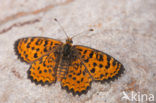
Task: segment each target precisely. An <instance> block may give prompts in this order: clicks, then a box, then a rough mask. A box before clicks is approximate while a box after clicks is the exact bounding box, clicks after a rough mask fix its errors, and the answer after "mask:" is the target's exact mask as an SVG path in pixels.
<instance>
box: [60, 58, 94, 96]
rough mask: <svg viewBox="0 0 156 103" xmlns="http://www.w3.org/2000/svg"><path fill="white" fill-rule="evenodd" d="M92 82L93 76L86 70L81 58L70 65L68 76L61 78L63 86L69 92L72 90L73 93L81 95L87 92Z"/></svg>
mask: <svg viewBox="0 0 156 103" xmlns="http://www.w3.org/2000/svg"><path fill="white" fill-rule="evenodd" d="M91 82H92V78H91V76H90V74H89V72H88V71H87V70H86V67H85V66H84V65H83V63H82V62H81V61H80V59H77V60H76V61H73V62H72V65H71V66H69V68H68V73H67V75H66V77H65V78H63V79H62V80H61V86H62V88H64V89H66V90H67V91H68V92H72V93H73V95H76V94H78V95H81V94H83V93H87V91H88V89H89V88H90V86H91Z"/></svg>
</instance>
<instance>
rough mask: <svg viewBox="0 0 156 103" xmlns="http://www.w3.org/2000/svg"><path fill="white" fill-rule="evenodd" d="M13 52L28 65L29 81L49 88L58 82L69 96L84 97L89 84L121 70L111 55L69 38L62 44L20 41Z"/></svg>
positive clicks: (40, 39) (35, 39) (109, 78)
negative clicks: (78, 43) (77, 43)
mask: <svg viewBox="0 0 156 103" xmlns="http://www.w3.org/2000/svg"><path fill="white" fill-rule="evenodd" d="M92 30H93V29H90V31H92ZM14 49H15V53H16V55H17V56H18V58H19V59H20V60H21V61H24V62H26V63H28V64H30V65H31V66H30V68H29V70H28V71H27V75H28V78H29V79H30V80H31V81H32V82H34V83H35V84H41V85H46V84H47V85H51V84H53V83H55V82H56V81H59V82H60V84H61V87H62V88H63V89H66V90H67V91H68V92H72V94H73V95H79V96H80V95H81V94H86V93H87V91H88V90H89V89H90V88H91V83H92V82H93V81H98V82H102V83H104V82H110V81H113V80H115V79H117V78H118V77H119V76H120V75H121V74H122V73H123V71H124V70H125V69H124V66H123V65H122V64H121V63H120V62H119V61H118V60H116V59H115V58H113V57H112V56H110V55H108V54H106V53H104V52H102V51H98V50H96V49H93V48H90V47H87V46H82V45H73V41H72V38H70V37H68V38H67V39H66V42H65V43H63V42H61V41H59V40H55V39H52V38H46V37H27V38H21V39H18V40H17V41H16V42H15V44H14Z"/></svg>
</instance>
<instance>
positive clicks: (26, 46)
mask: <svg viewBox="0 0 156 103" xmlns="http://www.w3.org/2000/svg"><path fill="white" fill-rule="evenodd" d="M61 44H62V42H60V41H57V40H54V39H51V38H45V37H27V38H21V39H18V40H17V41H16V42H15V44H14V48H15V52H16V54H17V55H18V58H20V59H21V60H22V61H24V62H26V63H31V62H33V61H35V60H37V59H39V58H40V57H42V56H43V55H46V54H47V53H49V52H51V51H52V50H53V49H54V48H56V46H58V45H61Z"/></svg>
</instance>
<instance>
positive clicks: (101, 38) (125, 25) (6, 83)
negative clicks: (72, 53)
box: [0, 0, 156, 103]
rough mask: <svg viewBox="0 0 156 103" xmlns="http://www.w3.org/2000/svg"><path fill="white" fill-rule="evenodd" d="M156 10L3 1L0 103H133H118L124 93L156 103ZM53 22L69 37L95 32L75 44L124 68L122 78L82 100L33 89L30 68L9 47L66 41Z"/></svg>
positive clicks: (107, 2) (107, 3) (115, 0)
mask: <svg viewBox="0 0 156 103" xmlns="http://www.w3.org/2000/svg"><path fill="white" fill-rule="evenodd" d="M155 9H156V1H155V0H44V1H43V0H11V1H10V0H5V1H4V0H3V1H2V0H1V1H0V15H1V16H0V103H132V102H134V103H136V101H130V100H126V99H122V97H123V91H124V92H125V93H127V94H129V96H130V95H131V93H132V91H134V92H135V93H138V94H139V93H140V94H147V96H148V97H149V95H150V94H152V95H154V96H155V98H154V99H156V82H155V81H156V10H155ZM54 18H57V19H58V20H59V21H60V22H61V24H62V25H63V27H64V28H65V30H66V32H67V33H68V35H69V36H70V37H71V36H72V35H74V34H78V33H80V32H82V31H86V30H88V29H89V28H94V30H95V31H94V32H88V33H83V34H81V35H78V36H77V37H75V38H74V39H73V41H74V44H81V45H85V46H89V47H92V48H95V49H98V50H101V51H104V52H106V53H108V54H110V55H112V56H113V57H115V58H116V59H118V60H119V61H120V62H121V63H122V64H123V65H124V66H125V69H126V71H125V73H124V74H123V75H122V76H121V77H120V78H119V79H118V80H115V81H114V82H111V83H109V84H101V83H92V89H91V90H89V92H88V93H87V94H85V95H82V96H80V97H79V96H73V95H72V94H68V93H67V92H66V91H65V90H62V89H61V86H60V84H59V83H56V84H53V85H51V86H44V87H43V86H40V85H38V86H36V85H35V84H34V83H31V81H30V80H28V79H27V74H26V72H27V70H28V68H29V65H27V64H25V63H22V62H20V61H19V60H18V59H17V56H16V55H15V53H14V49H13V48H14V47H13V44H14V42H15V41H16V40H17V39H19V38H22V37H28V36H44V37H51V38H55V39H59V40H62V41H64V40H65V39H66V36H65V35H64V33H63V31H62V30H61V29H60V27H59V25H58V24H57V23H56V22H55V21H54ZM137 99H138V98H137ZM146 102H149V100H148V101H145V100H144V103H146ZM155 102H156V100H155ZM150 103H151V102H150ZM153 103H154V101H153Z"/></svg>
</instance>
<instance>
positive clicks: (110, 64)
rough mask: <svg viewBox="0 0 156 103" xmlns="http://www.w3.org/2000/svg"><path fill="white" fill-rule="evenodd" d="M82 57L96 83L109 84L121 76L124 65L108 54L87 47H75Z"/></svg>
mask: <svg viewBox="0 0 156 103" xmlns="http://www.w3.org/2000/svg"><path fill="white" fill-rule="evenodd" d="M75 48H77V50H78V51H79V52H80V57H81V59H82V61H83V63H84V64H85V66H86V67H87V69H88V71H89V73H90V74H91V75H92V77H93V78H94V80H95V81H101V82H105V81H107V82H109V81H110V80H114V79H116V78H118V77H119V76H120V74H121V73H122V72H123V71H124V67H123V65H122V64H121V63H120V62H119V61H117V60H116V59H114V58H113V57H111V56H109V55H108V54H106V53H103V52H100V51H97V50H95V49H92V48H88V47H85V46H78V45H77V46H75Z"/></svg>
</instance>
